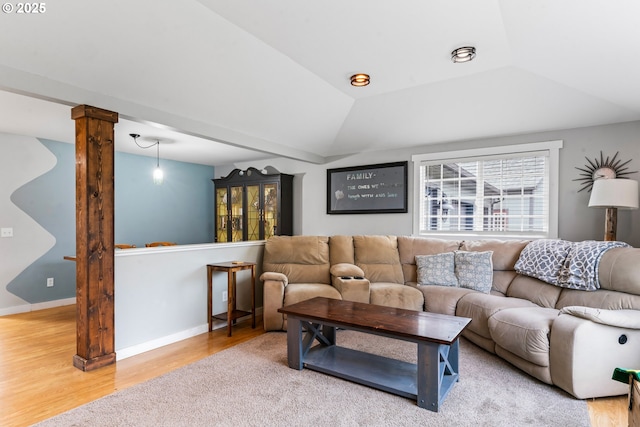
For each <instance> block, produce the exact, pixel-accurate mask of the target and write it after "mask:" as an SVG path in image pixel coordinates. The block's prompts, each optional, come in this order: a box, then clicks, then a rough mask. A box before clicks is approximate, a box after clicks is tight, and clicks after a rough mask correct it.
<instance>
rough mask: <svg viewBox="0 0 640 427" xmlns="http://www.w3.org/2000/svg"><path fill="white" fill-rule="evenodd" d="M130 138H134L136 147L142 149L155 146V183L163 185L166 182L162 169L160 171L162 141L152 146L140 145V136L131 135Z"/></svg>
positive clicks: (157, 141)
mask: <svg viewBox="0 0 640 427" xmlns="http://www.w3.org/2000/svg"><path fill="white" fill-rule="evenodd" d="M129 136H130V137H131V138H133V142H135V143H136V145H137V146H138V147H140V148H144V149H147V148H151V147H153V146H155V147H156V168H155V169H154V170H153V183H154V184H156V185H161V184H162V183H163V182H164V172H163V171H162V169H160V140H156V142H154V143H153V144H151V145H146V146H145V145H140V144H139V143H138V138H140V135H138V134H137V133H130V134H129Z"/></svg>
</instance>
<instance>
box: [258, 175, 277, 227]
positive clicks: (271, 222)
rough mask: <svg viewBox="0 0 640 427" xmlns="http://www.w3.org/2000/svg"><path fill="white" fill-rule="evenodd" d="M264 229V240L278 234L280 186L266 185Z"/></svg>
mask: <svg viewBox="0 0 640 427" xmlns="http://www.w3.org/2000/svg"><path fill="white" fill-rule="evenodd" d="M262 212H263V229H264V239H268V238H269V237H271V236H273V235H275V234H276V233H277V232H278V184H277V183H273V184H265V185H264V205H263V211H262Z"/></svg>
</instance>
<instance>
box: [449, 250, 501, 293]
mask: <svg viewBox="0 0 640 427" xmlns="http://www.w3.org/2000/svg"><path fill="white" fill-rule="evenodd" d="M491 255H493V251H485V252H476V251H469V252H467V251H456V252H455V272H456V276H457V278H458V283H459V285H460V287H461V288H468V289H473V290H476V291H480V292H484V293H485V294H488V293H489V291H491V286H492V285H493V262H492V261H491Z"/></svg>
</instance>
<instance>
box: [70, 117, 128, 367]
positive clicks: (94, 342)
mask: <svg viewBox="0 0 640 427" xmlns="http://www.w3.org/2000/svg"><path fill="white" fill-rule="evenodd" d="M71 118H72V119H73V120H75V122H76V307H77V315H76V331H77V346H76V348H77V354H76V355H75V356H74V357H73V366H75V367H76V368H78V369H81V370H83V371H90V370H93V369H97V368H100V367H102V366H105V365H109V364H111V363H113V362H115V360H116V353H115V331H114V323H115V320H114V299H113V298H114V285H113V263H114V260H113V257H114V251H113V239H114V237H113V224H114V213H113V211H114V189H113V172H114V167H113V158H114V131H113V127H114V124H115V123H117V122H118V113H114V112H111V111H106V110H101V109H99V108H95V107H91V106H88V105H78V106H77V107H74V108H72V109H71Z"/></svg>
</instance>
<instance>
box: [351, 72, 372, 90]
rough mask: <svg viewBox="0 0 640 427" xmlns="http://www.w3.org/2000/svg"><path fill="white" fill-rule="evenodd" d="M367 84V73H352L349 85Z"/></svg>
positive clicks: (359, 85) (360, 85)
mask: <svg viewBox="0 0 640 427" xmlns="http://www.w3.org/2000/svg"><path fill="white" fill-rule="evenodd" d="M368 84H369V74H354V75H353V76H351V86H358V87H362V86H366V85H368Z"/></svg>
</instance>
